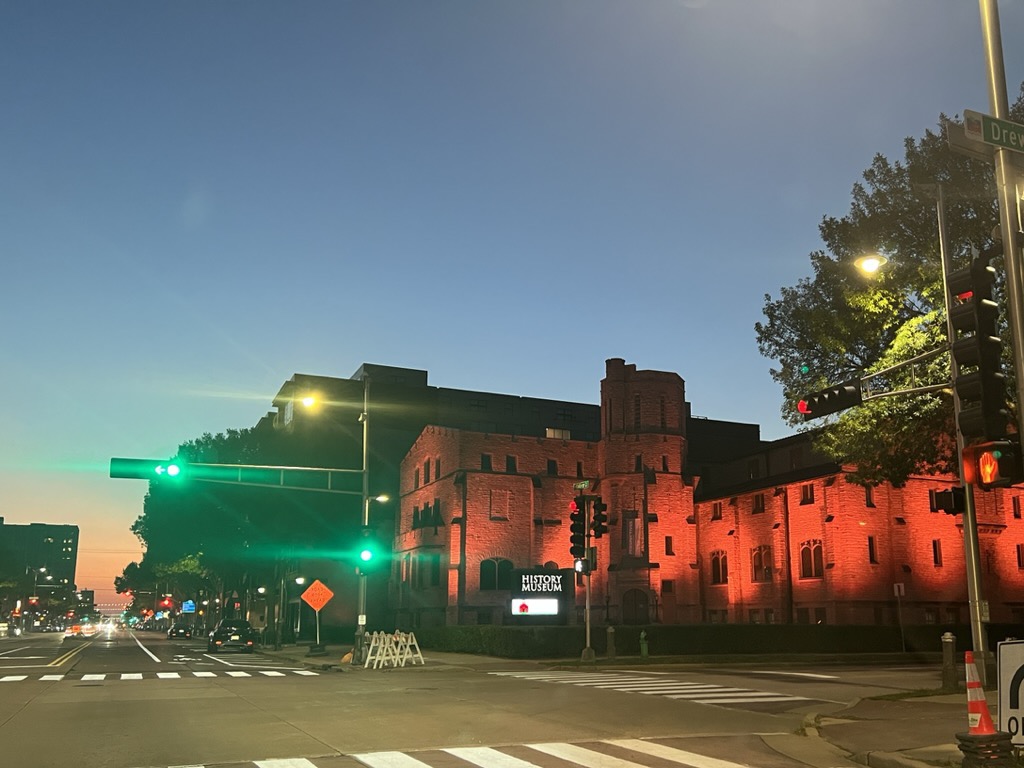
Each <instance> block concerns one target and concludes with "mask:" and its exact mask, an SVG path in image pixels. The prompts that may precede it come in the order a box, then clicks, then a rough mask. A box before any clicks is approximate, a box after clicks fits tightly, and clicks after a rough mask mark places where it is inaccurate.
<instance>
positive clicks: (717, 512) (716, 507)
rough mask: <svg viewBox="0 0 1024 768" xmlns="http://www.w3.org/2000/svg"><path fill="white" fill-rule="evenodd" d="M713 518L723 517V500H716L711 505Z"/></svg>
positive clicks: (719, 518)
mask: <svg viewBox="0 0 1024 768" xmlns="http://www.w3.org/2000/svg"><path fill="white" fill-rule="evenodd" d="M711 519H712V520H721V519H722V502H720V501H716V502H714V503H713V504H712V505H711Z"/></svg>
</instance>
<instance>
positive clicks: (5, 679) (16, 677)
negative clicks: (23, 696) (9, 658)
mask: <svg viewBox="0 0 1024 768" xmlns="http://www.w3.org/2000/svg"><path fill="white" fill-rule="evenodd" d="M27 678H28V675H5V676H4V677H0V683H16V682H18V681H19V680H25V679H27Z"/></svg>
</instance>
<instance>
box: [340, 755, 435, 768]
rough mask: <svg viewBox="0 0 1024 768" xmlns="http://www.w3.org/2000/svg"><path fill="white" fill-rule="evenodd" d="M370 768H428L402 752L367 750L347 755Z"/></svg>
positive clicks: (428, 767) (425, 764)
mask: <svg viewBox="0 0 1024 768" xmlns="http://www.w3.org/2000/svg"><path fill="white" fill-rule="evenodd" d="M349 757H354V758H355V759H356V760H358V761H359V762H360V763H362V764H363V765H368V766H370V768H430V766H429V765H427V763H424V762H421V761H419V760H417V759H416V758H415V757H410V756H409V755H407V754H405V753H404V752H368V753H366V754H362V755H349Z"/></svg>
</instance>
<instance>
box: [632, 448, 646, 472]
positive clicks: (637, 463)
mask: <svg viewBox="0 0 1024 768" xmlns="http://www.w3.org/2000/svg"><path fill="white" fill-rule="evenodd" d="M633 471H634V472H643V471H644V457H643V456H641V455H640V454H639V453H638V454H637V455H636V457H635V458H634V459H633Z"/></svg>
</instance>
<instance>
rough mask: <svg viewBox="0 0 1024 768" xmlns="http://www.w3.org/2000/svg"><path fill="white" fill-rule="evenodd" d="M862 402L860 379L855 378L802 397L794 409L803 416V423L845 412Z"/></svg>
mask: <svg viewBox="0 0 1024 768" xmlns="http://www.w3.org/2000/svg"><path fill="white" fill-rule="evenodd" d="M862 402H863V395H862V394H861V391H860V379H859V378H857V379H850V380H849V381H844V382H843V383H842V384H836V385H835V386H832V387H828V388H827V389H823V390H821V391H820V392H813V393H811V394H809V395H806V396H804V398H803V399H802V400H800V402H799V403H797V406H796V409H797V411H799V412H800V413H802V414H803V417H804V421H810V420H811V419H817V418H819V417H821V416H828V415H829V414H830V413H838V412H839V411H845V410H846V409H847V408H852V407H853V406H855V405H860V404H861V403H862Z"/></svg>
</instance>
